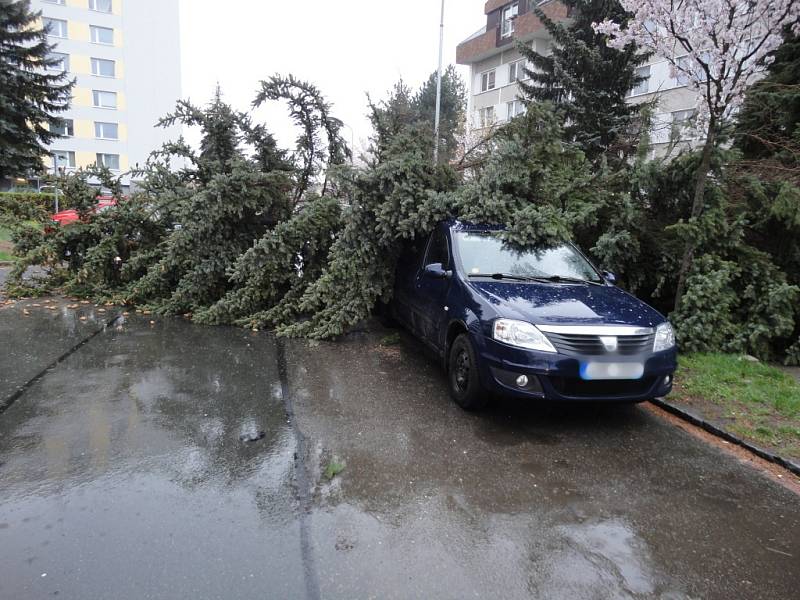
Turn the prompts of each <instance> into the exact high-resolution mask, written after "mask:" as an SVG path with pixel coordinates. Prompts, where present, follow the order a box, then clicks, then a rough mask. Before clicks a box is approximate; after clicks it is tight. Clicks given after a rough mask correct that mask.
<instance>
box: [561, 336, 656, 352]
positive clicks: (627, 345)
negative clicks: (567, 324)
mask: <svg viewBox="0 0 800 600" xmlns="http://www.w3.org/2000/svg"><path fill="white" fill-rule="evenodd" d="M545 335H546V336H547V338H548V339H549V340H550V341H551V342H552V343H553V346H555V348H556V350H558V351H559V353H561V354H565V355H567V356H606V355H610V356H614V355H620V356H634V355H636V354H643V353H645V352H649V351H650V350H652V349H653V343H654V342H655V334H654V333H647V334H644V335H620V336H616V337H617V350H616V351H615V352H609V351H608V350H606V347H605V346H604V345H603V342H602V341H600V336H599V335H578V334H573V333H549V332H548V333H545Z"/></svg>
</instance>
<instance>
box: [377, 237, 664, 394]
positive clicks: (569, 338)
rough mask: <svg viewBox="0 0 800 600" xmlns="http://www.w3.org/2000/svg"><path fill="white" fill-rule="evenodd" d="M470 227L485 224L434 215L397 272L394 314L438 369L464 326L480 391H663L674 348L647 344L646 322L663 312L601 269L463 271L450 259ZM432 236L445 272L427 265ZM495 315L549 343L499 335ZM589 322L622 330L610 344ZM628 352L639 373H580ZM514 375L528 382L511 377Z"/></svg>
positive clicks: (650, 325)
mask: <svg viewBox="0 0 800 600" xmlns="http://www.w3.org/2000/svg"><path fill="white" fill-rule="evenodd" d="M473 230H474V231H479V230H480V231H486V230H487V227H486V226H476V225H471V224H466V223H461V222H457V221H450V222H445V223H441V224H440V225H439V226H438V227H437V231H435V232H433V234H432V235H431V236H430V237H429V238H428V239H426V240H419V241H417V242H416V243H414V244H412V245H411V246H410V247H409V248H408V250H407V252H406V253H405V255H404V256H403V257H402V258H401V260H400V262H399V266H398V269H397V273H396V284H395V295H394V300H393V302H392V306H391V314H392V316H393V318H394V319H395V320H396V321H398V322H400V323H401V324H402V325H403V326H404V327H405V328H407V329H408V330H410V331H411V332H412V333H413V334H414V335H415V336H416V337H418V338H419V339H420V340H421V341H422V342H423V343H425V344H426V345H427V346H428V347H429V348H430V349H431V350H433V352H435V353H436V355H437V356H438V357H439V358H440V359H441V360H442V363H443V365H444V366H445V368H446V369H447V368H448V357H449V353H450V350H451V347H452V345H453V343H454V340H456V338H458V337H459V336H461V335H462V334H466V335H467V336H468V338H469V342H470V344H471V347H472V351H473V352H474V357H475V360H476V362H477V371H478V373H479V374H480V384H481V387H482V388H483V390H485V391H487V392H491V393H499V394H502V395H506V396H513V397H518V398H526V399H549V400H558V401H587V400H588V401H610V402H641V401H643V400H647V399H651V398H655V397H660V396H664V395H666V394H668V393H669V392H670V391H671V388H672V376H673V373H674V372H675V369H676V367H677V352H676V349H675V348H674V347H672V348H670V349H668V350H665V351H660V352H654V351H653V339H654V337H655V331H656V328H657V327H658V326H659V325H662V324H663V323H666V319H665V318H664V316H662V315H661V314H660V313H659V312H657V311H656V310H654V309H653V308H651V307H650V306H648V305H647V304H645V303H643V302H642V301H640V300H638V299H637V298H635V297H634V296H632V295H630V294H628V293H627V292H625V291H623V290H622V289H620V288H619V287H617V286H615V285H613V284H612V283H610V282H609V281H607V280H606V279H605V278H603V283H602V284H596V285H588V284H579V283H567V282H565V283H558V282H528V281H525V282H517V281H508V280H493V279H491V278H482V279H473V278H470V277H468V275H467V274H466V273H464V272H463V269H461V268H459V267H458V265H459V260H458V252H459V249H458V244H456V243H455V241H454V236H455V235H456V233H457V232H460V231H473ZM437 240H438V241H437ZM443 240H446V244H447V247H446V248H444V241H443ZM437 243H438V244H439V245H440V246H441V248H440V249H439V255H440V256H443V255H444V253H446V256H447V258H446V259H443V260H447V264H444V263H442V266H443V270H444V271H446V273H442V274H441V276H438V277H437V276H435V275H434V276H431V273H430V272H426V266H428V264H431V263H429V262H428V261H429V260H432V259H433V258H435V257H434V256H433V255H434V254H435V249H433V248H432V246H433V245H434V244H437ZM592 268H594V267H592ZM598 273H599V271H598ZM497 319H514V320H517V321H524V322H526V323H530V324H533V325H535V326H537V327H538V328H540V329H541V330H542V331H544V332H545V335H546V336H547V338H548V339H549V340H550V342H551V343H552V344H553V346H554V347H555V348H556V349H557V352H539V351H536V350H529V349H525V348H520V347H516V346H512V345H509V344H506V343H503V342H501V341H498V340H497V339H495V338H494V337H493V324H494V322H495V321H496V320H497ZM597 328H599V329H597ZM595 329H597V331H600V332H611V333H623V334H631V335H630V336H628V335H623V336H622V337H619V338H618V339H619V347H615V348H614V352H609V351H608V348H605V349H604V348H603V347H602V346H598V342H597V340H598V337H597V336H596V335H587V332H588V333H589V334H591V333H592V332H595ZM546 330H547V331H546ZM565 332H566V333H565ZM574 332H577V334H574ZM603 339H608V338H607V337H606V338H603ZM633 354H636V356H637V360H640V361H641V362H643V363H644V373H643V375H642V376H641V377H637V378H636V379H631V380H624V379H622V380H621V379H615V380H587V379H586V378H585V376H584V375H582V369H584V368H585V365H587V364H589V363H591V362H592V361H609V360H618V361H620V362H624V361H626V360H628V357H629V356H632V355H633ZM521 375H525V376H526V378H527V380H528V384H526V385H524V386H521V385H520V384H519V382H520V381H521V380H520V376H521ZM522 381H524V379H523V380H522ZM451 391H452V390H451Z"/></svg>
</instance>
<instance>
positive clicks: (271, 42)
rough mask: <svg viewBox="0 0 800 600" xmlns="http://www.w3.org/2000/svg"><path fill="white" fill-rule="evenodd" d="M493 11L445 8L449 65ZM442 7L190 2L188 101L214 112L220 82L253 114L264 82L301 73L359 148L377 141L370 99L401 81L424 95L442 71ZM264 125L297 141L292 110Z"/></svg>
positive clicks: (417, 2) (419, 1)
mask: <svg viewBox="0 0 800 600" xmlns="http://www.w3.org/2000/svg"><path fill="white" fill-rule="evenodd" d="M484 4H485V0H446V6H445V52H444V64H445V66H446V65H447V64H450V63H455V57H456V46H457V45H458V43H459V42H460V41H461V40H463V39H465V38H467V37H468V36H470V35H471V34H473V33H474V32H475V31H477V30H478V29H479V28H480V27H481V26H482V25H483V24H484V23H485V17H484V16H483V7H484ZM440 8H441V5H440V2H439V0H392V1H388V0H303V1H302V2H299V1H298V0H287V1H278V0H267V1H266V2H257V1H254V0H225V1H223V2H220V1H218V0H215V1H211V0H181V45H182V51H183V96H184V98H191V99H192V100H193V101H194V102H196V103H200V104H205V103H206V102H207V101H208V99H209V98H210V97H211V95H212V93H213V90H214V86H215V85H216V84H217V82H219V83H220V85H221V86H222V90H223V93H224V95H225V99H226V100H227V101H228V102H229V103H230V104H232V105H233V106H234V107H236V108H238V109H240V110H249V107H250V103H251V102H252V100H253V97H254V96H255V93H256V90H257V88H258V82H259V81H261V80H262V79H266V78H267V77H268V76H269V75H272V74H274V73H281V74H287V73H293V74H294V75H295V76H297V77H299V78H301V79H306V80H308V81H311V82H313V83H315V84H316V85H317V86H318V87H319V88H320V89H321V90H322V91H323V93H324V94H325V95H326V96H327V98H328V100H329V102H332V103H333V104H334V115H335V116H337V117H338V118H340V119H342V120H343V121H344V122H345V123H346V124H348V125H349V126H350V127H352V129H353V131H354V137H355V140H356V147H357V148H360V147H362V144H361V143H360V140H364V139H366V137H367V136H368V135H369V133H370V127H369V123H368V122H367V120H366V112H367V107H366V93H367V92H369V93H370V95H371V96H372V97H373V98H374V99H380V98H382V97H384V95H385V92H386V91H387V90H389V89H390V88H391V87H392V85H393V84H394V83H395V82H396V81H397V80H398V79H400V78H401V77H402V78H403V79H404V80H405V81H406V82H408V83H409V84H411V85H413V86H414V87H417V86H418V85H419V84H420V83H421V82H422V81H424V79H425V78H426V77H427V76H428V75H429V74H430V73H431V72H432V71H434V70H435V69H436V63H437V59H438V48H439V14H440ZM461 72H462V75H463V76H465V77H466V75H467V73H468V70H467V69H466V68H465V67H461ZM258 116H259V117H260V118H263V119H265V120H268V126H269V127H270V129H271V130H272V131H273V132H274V133H275V134H276V135H277V136H278V137H279V140H280V141H281V142H282V143H283V144H289V143H291V142H292V141H293V140H294V137H295V136H296V132H295V131H293V130H292V129H291V128H289V127H287V126H286V121H287V119H286V117H285V111H284V109H283V107H281V109H280V112H275V109H270V110H269V111H266V112H263V113H259V115H258ZM344 135H345V136H346V137H349V136H350V130H348V129H345V130H344ZM190 139H192V138H190Z"/></svg>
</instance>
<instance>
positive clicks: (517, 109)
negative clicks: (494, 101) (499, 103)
mask: <svg viewBox="0 0 800 600" xmlns="http://www.w3.org/2000/svg"><path fill="white" fill-rule="evenodd" d="M506 110H507V113H506V114H507V118H508V120H509V121H510V120H511V119H513V118H514V117H516V116H519V115H521V114H523V113H524V112H525V105H524V104H523V103H522V100H514V101H512V102H508V103H506Z"/></svg>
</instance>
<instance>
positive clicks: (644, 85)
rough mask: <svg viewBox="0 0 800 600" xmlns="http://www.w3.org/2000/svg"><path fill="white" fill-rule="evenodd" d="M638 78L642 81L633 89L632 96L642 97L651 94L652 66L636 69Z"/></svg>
mask: <svg viewBox="0 0 800 600" xmlns="http://www.w3.org/2000/svg"><path fill="white" fill-rule="evenodd" d="M636 77H637V78H638V79H640V81H639V83H637V84H636V85H635V86H634V87H633V89H632V90H631V93H630V94H629V95H630V96H641V95H642V94H647V93H649V92H650V66H649V65H648V66H646V67H639V68H638V69H636Z"/></svg>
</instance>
